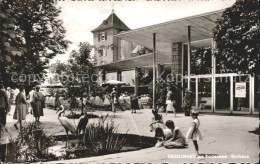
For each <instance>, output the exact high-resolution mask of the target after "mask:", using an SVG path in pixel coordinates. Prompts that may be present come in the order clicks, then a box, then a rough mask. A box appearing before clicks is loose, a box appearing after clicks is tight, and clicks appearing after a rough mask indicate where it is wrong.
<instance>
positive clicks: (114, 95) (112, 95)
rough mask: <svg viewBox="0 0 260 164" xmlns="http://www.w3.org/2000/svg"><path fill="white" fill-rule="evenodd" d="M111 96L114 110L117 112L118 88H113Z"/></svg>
mask: <svg viewBox="0 0 260 164" xmlns="http://www.w3.org/2000/svg"><path fill="white" fill-rule="evenodd" d="M111 97H112V112H116V106H117V103H118V93H117V91H116V88H113V89H112V92H111Z"/></svg>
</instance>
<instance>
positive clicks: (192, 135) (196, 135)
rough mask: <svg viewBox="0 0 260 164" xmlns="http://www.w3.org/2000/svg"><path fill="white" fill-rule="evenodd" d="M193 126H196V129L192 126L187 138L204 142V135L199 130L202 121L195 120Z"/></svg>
mask: <svg viewBox="0 0 260 164" xmlns="http://www.w3.org/2000/svg"><path fill="white" fill-rule="evenodd" d="M192 124H195V127H194V126H193V125H192V126H191V127H190V128H189V130H188V132H187V135H186V138H187V139H192V140H202V135H201V133H200V130H199V126H200V121H199V120H198V119H194V120H193V122H192Z"/></svg>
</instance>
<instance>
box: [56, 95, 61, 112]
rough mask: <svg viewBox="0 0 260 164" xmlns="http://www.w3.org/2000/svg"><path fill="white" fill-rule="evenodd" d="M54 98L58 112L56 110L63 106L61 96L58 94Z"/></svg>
mask: <svg viewBox="0 0 260 164" xmlns="http://www.w3.org/2000/svg"><path fill="white" fill-rule="evenodd" d="M54 97H55V99H54V110H56V109H57V108H59V107H60V105H61V103H60V96H59V94H58V93H57V92H56V93H55V94H54Z"/></svg>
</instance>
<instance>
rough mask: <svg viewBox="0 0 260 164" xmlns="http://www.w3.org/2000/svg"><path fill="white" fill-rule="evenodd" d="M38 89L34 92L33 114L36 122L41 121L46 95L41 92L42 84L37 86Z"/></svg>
mask: <svg viewBox="0 0 260 164" xmlns="http://www.w3.org/2000/svg"><path fill="white" fill-rule="evenodd" d="M35 89H36V91H35V92H34V93H33V103H34V110H33V116H34V117H35V121H36V122H40V117H41V116H43V107H44V96H43V94H42V93H41V92H40V86H36V88H35Z"/></svg>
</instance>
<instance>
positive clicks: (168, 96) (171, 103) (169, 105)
mask: <svg viewBox="0 0 260 164" xmlns="http://www.w3.org/2000/svg"><path fill="white" fill-rule="evenodd" d="M171 96H172V92H171V91H169V92H168V93H167V98H166V104H167V107H166V112H169V111H170V112H175V108H174V106H173V104H174V101H171Z"/></svg>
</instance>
